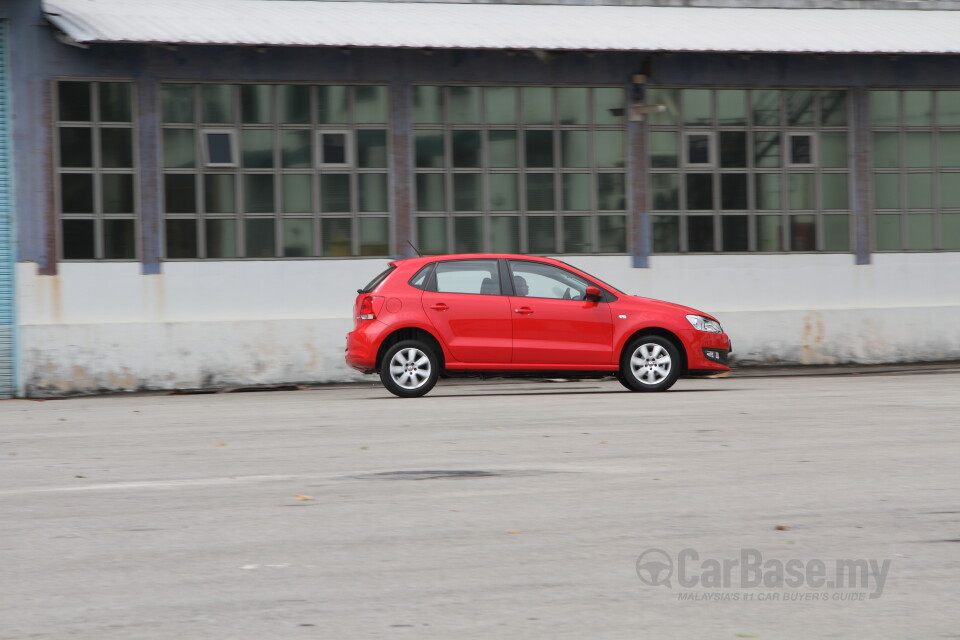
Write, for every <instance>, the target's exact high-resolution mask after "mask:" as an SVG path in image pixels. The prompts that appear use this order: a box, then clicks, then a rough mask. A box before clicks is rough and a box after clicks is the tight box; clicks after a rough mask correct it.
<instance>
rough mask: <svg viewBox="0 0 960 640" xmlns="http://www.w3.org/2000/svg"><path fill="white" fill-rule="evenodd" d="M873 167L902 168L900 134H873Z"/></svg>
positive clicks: (892, 132)
mask: <svg viewBox="0 0 960 640" xmlns="http://www.w3.org/2000/svg"><path fill="white" fill-rule="evenodd" d="M873 166H875V167H899V166H900V134H899V133H896V132H895V131H877V132H875V133H874V134H873Z"/></svg>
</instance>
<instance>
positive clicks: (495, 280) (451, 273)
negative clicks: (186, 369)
mask: <svg viewBox="0 0 960 640" xmlns="http://www.w3.org/2000/svg"><path fill="white" fill-rule="evenodd" d="M436 276H437V277H436V280H437V292H438V293H475V294H481V295H489V296H498V295H500V268H499V265H498V264H497V261H496V260H451V261H449V262H439V263H437V273H436Z"/></svg>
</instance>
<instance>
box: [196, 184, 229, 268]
mask: <svg viewBox="0 0 960 640" xmlns="http://www.w3.org/2000/svg"><path fill="white" fill-rule="evenodd" d="M203 182H204V189H203V194H204V206H205V208H204V210H205V211H206V212H207V213H236V211H237V195H236V193H237V192H236V176H234V175H233V174H228V173H208V174H206V175H205V176H203ZM220 257H222V258H226V257H233V256H220Z"/></svg>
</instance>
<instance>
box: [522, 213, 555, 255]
mask: <svg viewBox="0 0 960 640" xmlns="http://www.w3.org/2000/svg"><path fill="white" fill-rule="evenodd" d="M527 247H528V251H529V252H530V253H554V252H556V250H557V225H556V218H554V217H553V216H530V217H529V218H527Z"/></svg>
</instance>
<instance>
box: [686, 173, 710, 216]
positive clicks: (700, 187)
mask: <svg viewBox="0 0 960 640" xmlns="http://www.w3.org/2000/svg"><path fill="white" fill-rule="evenodd" d="M686 181H687V189H686V196H687V209H713V174H710V173H688V174H687V175H686Z"/></svg>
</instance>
